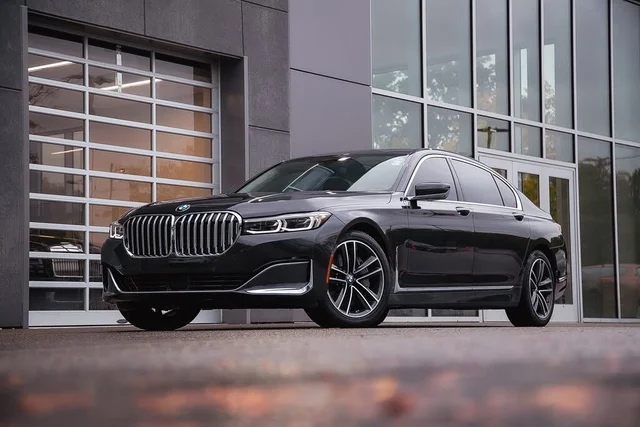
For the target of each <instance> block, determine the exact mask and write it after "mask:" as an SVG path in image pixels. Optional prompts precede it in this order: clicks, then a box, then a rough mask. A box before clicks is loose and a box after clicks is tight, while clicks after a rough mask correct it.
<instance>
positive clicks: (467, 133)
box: [427, 107, 473, 157]
mask: <svg viewBox="0 0 640 427" xmlns="http://www.w3.org/2000/svg"><path fill="white" fill-rule="evenodd" d="M427 114H428V115H429V116H428V123H429V129H428V130H429V138H428V140H427V146H428V147H429V148H434V149H438V150H446V151H452V152H454V153H458V154H463V155H465V156H469V157H472V156H473V135H472V129H473V117H472V116H471V114H469V113H461V112H459V111H454V110H447V109H445V108H438V107H427Z"/></svg>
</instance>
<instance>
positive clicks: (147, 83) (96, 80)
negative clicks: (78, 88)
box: [89, 66, 151, 97]
mask: <svg viewBox="0 0 640 427" xmlns="http://www.w3.org/2000/svg"><path fill="white" fill-rule="evenodd" d="M89 87H95V88H98V89H102V90H104V91H105V92H114V93H129V94H131V95H138V96H147V97H149V96H151V79H150V78H149V77H144V76H139V75H136V74H129V73H121V72H119V71H114V70H109V69H107V68H99V67H93V66H91V67H89Z"/></svg>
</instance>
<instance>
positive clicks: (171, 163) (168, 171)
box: [156, 157, 212, 183]
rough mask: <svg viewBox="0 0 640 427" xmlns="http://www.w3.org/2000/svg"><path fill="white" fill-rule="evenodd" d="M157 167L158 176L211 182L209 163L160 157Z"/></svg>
mask: <svg viewBox="0 0 640 427" xmlns="http://www.w3.org/2000/svg"><path fill="white" fill-rule="evenodd" d="M156 168H157V169H156V170H157V173H156V175H157V177H158V178H169V179H179V180H182V181H195V182H204V183H211V178H212V169H211V164H209V163H196V162H187V161H184V160H172V159H163V158H161V157H158V158H157V160H156Z"/></svg>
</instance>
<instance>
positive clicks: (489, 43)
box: [476, 0, 509, 114]
mask: <svg viewBox="0 0 640 427" xmlns="http://www.w3.org/2000/svg"><path fill="white" fill-rule="evenodd" d="M507 15H508V12H507V1H506V0H476V78H477V83H476V90H477V91H478V92H477V97H478V108H479V109H480V110H485V111H491V112H494V113H501V114H509V44H508V40H509V39H508V34H509V28H508V24H509V20H508V16H507Z"/></svg>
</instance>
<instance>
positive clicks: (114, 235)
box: [109, 222, 124, 239]
mask: <svg viewBox="0 0 640 427" xmlns="http://www.w3.org/2000/svg"><path fill="white" fill-rule="evenodd" d="M123 236H124V227H123V225H122V224H120V223H119V222H112V223H111V224H110V225H109V238H111V239H122V237H123Z"/></svg>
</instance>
